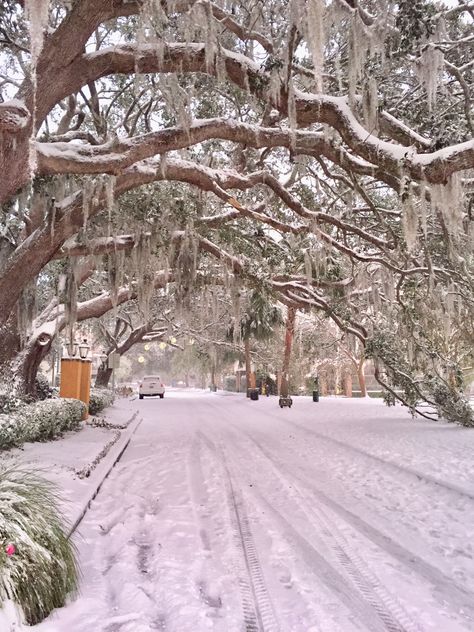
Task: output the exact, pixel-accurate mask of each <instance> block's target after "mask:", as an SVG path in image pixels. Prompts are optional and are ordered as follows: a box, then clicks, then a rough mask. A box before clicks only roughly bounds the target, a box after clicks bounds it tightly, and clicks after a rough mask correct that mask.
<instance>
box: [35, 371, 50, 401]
mask: <svg viewBox="0 0 474 632" xmlns="http://www.w3.org/2000/svg"><path fill="white" fill-rule="evenodd" d="M35 390H36V397H37V399H39V400H43V399H47V398H48V397H49V394H50V393H49V380H48V378H47V377H46V375H45V374H44V373H38V374H37V376H36V380H35Z"/></svg>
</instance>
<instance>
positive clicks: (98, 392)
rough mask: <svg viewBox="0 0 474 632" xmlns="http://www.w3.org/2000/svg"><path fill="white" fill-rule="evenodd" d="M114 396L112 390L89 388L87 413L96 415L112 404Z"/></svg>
mask: <svg viewBox="0 0 474 632" xmlns="http://www.w3.org/2000/svg"><path fill="white" fill-rule="evenodd" d="M114 399H115V396H114V394H113V392H112V391H109V390H107V389H105V388H93V389H91V394H90V400H89V414H90V415H96V414H97V413H99V412H100V411H101V410H104V408H107V406H110V405H111V404H113V402H114Z"/></svg>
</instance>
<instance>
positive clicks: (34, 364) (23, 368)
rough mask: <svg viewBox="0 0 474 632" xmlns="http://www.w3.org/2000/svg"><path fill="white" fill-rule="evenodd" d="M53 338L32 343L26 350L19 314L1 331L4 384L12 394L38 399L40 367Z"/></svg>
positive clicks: (1, 382)
mask: <svg viewBox="0 0 474 632" xmlns="http://www.w3.org/2000/svg"><path fill="white" fill-rule="evenodd" d="M51 343H52V338H47V339H44V340H43V339H42V338H41V337H38V338H35V339H32V340H30V341H29V342H28V343H27V344H26V346H25V347H24V348H23V349H22V345H21V336H20V332H19V330H18V321H17V318H16V315H12V316H11V317H10V319H9V321H8V324H7V325H6V326H5V327H2V328H0V385H2V386H3V390H4V391H5V392H6V393H7V394H9V395H16V396H18V397H24V396H31V397H35V396H36V376H37V373H38V368H39V365H40V364H41V362H42V361H43V359H44V358H45V357H46V355H47V353H48V351H49V350H50V348H51Z"/></svg>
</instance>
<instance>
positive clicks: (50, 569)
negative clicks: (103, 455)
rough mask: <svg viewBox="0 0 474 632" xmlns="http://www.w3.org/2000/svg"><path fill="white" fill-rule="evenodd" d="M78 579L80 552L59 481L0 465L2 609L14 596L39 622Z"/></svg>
mask: <svg viewBox="0 0 474 632" xmlns="http://www.w3.org/2000/svg"><path fill="white" fill-rule="evenodd" d="M77 584H78V567H77V562H76V551H75V548H74V545H73V544H72V542H71V541H70V540H69V539H68V537H67V533H66V528H65V525H64V522H63V520H62V517H61V513H60V510H59V498H58V496H57V493H56V490H55V488H54V486H53V485H52V484H51V483H50V482H48V481H46V480H44V479H42V478H40V477H39V476H37V475H36V474H34V473H31V472H26V471H21V470H17V469H3V470H2V469H0V608H1V607H2V604H3V603H6V602H7V601H12V602H13V603H15V604H16V606H17V607H18V609H19V610H20V612H21V614H22V616H23V618H24V621H25V623H27V624H28V625H34V624H36V623H39V622H40V621H42V620H43V619H44V618H45V617H47V616H48V615H49V614H50V613H51V612H52V610H54V609H55V608H59V607H61V606H63V605H64V604H65V601H66V598H67V596H68V595H70V594H73V593H74V592H75V591H76V589H77Z"/></svg>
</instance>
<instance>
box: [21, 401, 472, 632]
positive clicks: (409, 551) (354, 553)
mask: <svg viewBox="0 0 474 632" xmlns="http://www.w3.org/2000/svg"><path fill="white" fill-rule="evenodd" d="M137 405H138V406H139V408H140V413H141V414H142V415H143V417H144V421H143V423H142V424H141V426H140V428H139V430H138V431H137V433H136V435H135V436H134V437H133V439H132V442H131V444H130V446H129V448H128V449H127V450H126V452H125V454H124V455H123V458H122V460H121V461H120V463H119V464H118V465H117V467H116V468H115V469H114V470H113V472H112V474H111V475H110V477H109V479H107V481H106V482H105V483H104V485H103V487H102V490H101V492H100V493H99V495H98V497H97V499H96V500H95V501H94V503H93V505H92V507H91V509H90V511H89V512H88V514H87V515H86V517H85V519H84V521H83V523H82V524H81V527H80V534H79V537H78V538H77V543H78V547H79V550H80V556H81V563H82V570H83V581H82V591H81V595H80V596H79V598H78V599H77V600H75V601H73V602H72V603H71V604H70V605H68V606H67V607H66V608H64V609H62V610H60V611H57V612H56V613H55V615H54V616H53V617H50V618H49V619H48V620H47V621H45V622H44V623H42V624H41V625H39V626H36V627H35V628H33V630H38V632H40V631H41V632H90V631H92V630H93V631H94V632H99V631H101V632H148V631H152V630H165V631H169V632H188V631H189V632H201V631H202V632H204V631H206V630H214V631H216V632H243V631H245V632H252V631H260V632H263V631H264V632H274V631H277V630H278V631H280V632H336V631H338V632H352V631H359V630H360V631H370V632H383V631H389V632H415V631H416V632H422V631H425V632H428V631H436V632H458V631H459V632H460V631H464V632H469V631H471V632H472V630H474V545H473V542H474V539H473V536H474V458H473V455H474V431H473V430H467V429H462V428H459V427H456V426H453V425H447V424H435V423H426V422H413V421H411V419H410V418H409V416H408V415H407V413H406V411H405V410H403V409H401V408H400V407H397V408H396V409H394V408H390V409H389V408H386V407H385V406H384V405H383V404H382V403H381V402H380V401H373V400H369V401H366V400H352V401H351V400H343V399H339V400H336V399H323V400H322V401H321V402H319V403H317V404H316V403H313V402H312V401H310V399H309V398H297V399H295V403H294V406H293V408H291V409H283V410H281V409H280V408H278V405H277V400H276V398H260V400H259V401H257V402H252V401H250V400H247V399H246V398H245V397H243V396H241V395H227V396H226V395H219V394H217V395H216V394H206V393H190V392H188V393H186V392H181V393H180V392H174V393H172V392H171V393H167V394H166V397H165V399H164V400H160V399H146V400H144V401H140V402H137Z"/></svg>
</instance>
